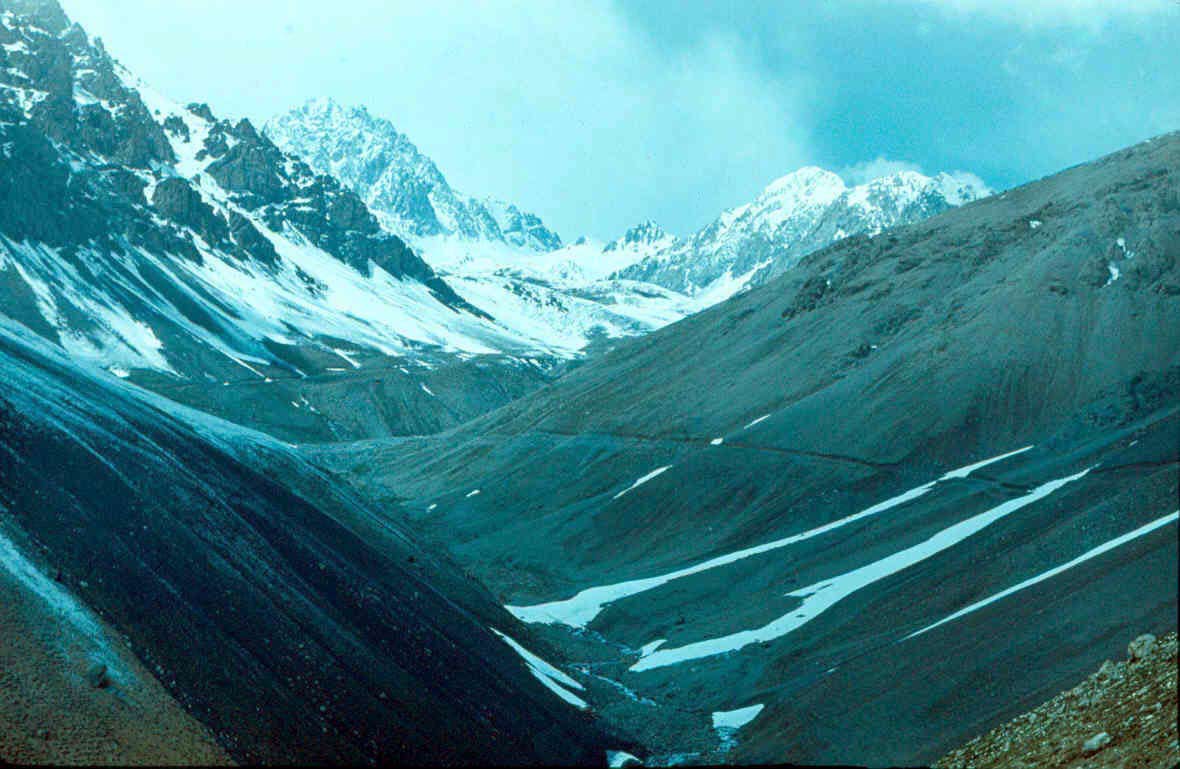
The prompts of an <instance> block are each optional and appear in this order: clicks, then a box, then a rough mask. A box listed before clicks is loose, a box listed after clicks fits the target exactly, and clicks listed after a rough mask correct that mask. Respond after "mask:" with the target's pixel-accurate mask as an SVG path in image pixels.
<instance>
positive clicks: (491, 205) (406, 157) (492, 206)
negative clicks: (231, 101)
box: [262, 98, 561, 251]
mask: <svg viewBox="0 0 1180 769" xmlns="http://www.w3.org/2000/svg"><path fill="white" fill-rule="evenodd" d="M262 130H263V132H264V133H265V134H266V135H267V136H268V137H270V139H271V140H272V141H274V142H275V144H277V145H279V146H280V147H282V148H283V149H284V150H286V151H288V152H290V153H292V154H294V155H298V156H299V157H301V158H303V159H304V160H305V161H306V162H307V163H308V164H309V165H310V166H311V167H312V168H315V169H317V170H319V171H322V172H323V173H327V174H331V175H332V176H333V177H335V178H337V179H340V180H342V181H344V183H345V184H347V185H348V186H349V187H351V188H352V189H353V190H355V191H356V192H357V193H358V194H359V195H360V196H361V197H362V199H364V201H365V203H367V204H368V206H369V207H370V208H371V209H372V210H374V211H376V212H378V215H380V216H381V217H382V218H384V219H385V224H386V225H387V227H388V228H389V229H390V230H392V231H393V232H397V233H402V234H404V236H406V237H415V236H428V235H457V236H459V237H461V238H464V239H470V240H484V241H491V242H494V243H503V244H507V245H512V246H517V247H520V248H524V249H528V250H532V251H552V250H553V249H555V248H560V247H561V237H560V236H559V235H558V234H557V233H555V232H553V231H552V230H550V229H549V228H547V227H546V226H545V224H544V223H543V222H542V221H541V219H540V217H538V216H537V215H536V214H531V213H528V212H525V211H521V210H520V209H519V208H517V207H516V206H515V205H513V204H511V203H505V202H503V201H498V200H492V199H487V200H476V199H474V198H471V197H467V196H464V195H461V194H459V193H457V192H455V190H453V189H452V188H451V185H450V184H448V183H447V180H446V177H444V176H443V174H442V172H441V171H439V170H438V166H436V165H435V164H434V161H432V160H431V159H430V158H428V157H426V156H425V155H423V154H422V153H421V152H419V151H418V148H417V147H415V146H414V144H413V142H411V141H410V140H409V138H408V137H406V136H405V135H404V134H401V133H398V131H397V130H396V129H395V128H394V127H393V124H392V123H390V122H389V121H388V120H385V119H382V118H378V117H375V116H373V115H372V114H370V113H369V111H368V110H367V109H365V108H364V107H360V106H354V107H345V106H342V105H339V104H337V103H336V102H335V101H333V100H332V99H330V98H328V99H316V100H313V101H310V102H308V103H306V104H304V105H302V106H301V107H297V108H296V109H293V110H291V111H290V112H287V113H285V114H282V115H279V116H277V117H275V118H273V119H271V120H269V121H267V123H266V124H265V125H264V126H263V127H262Z"/></svg>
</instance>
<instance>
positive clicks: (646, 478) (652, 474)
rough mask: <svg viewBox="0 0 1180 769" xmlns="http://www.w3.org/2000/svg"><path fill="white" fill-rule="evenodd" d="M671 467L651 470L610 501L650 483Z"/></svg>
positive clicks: (665, 466)
mask: <svg viewBox="0 0 1180 769" xmlns="http://www.w3.org/2000/svg"><path fill="white" fill-rule="evenodd" d="M671 466H672V465H664V466H663V467H657V468H656V469H655V470H652V471H651V472H650V473H648V474H647V475H644V476H642V477H640V478H639V479H638V480H636V481H635V482H634V483H632V484H631V485H630V486H628V487H627V488H625V489H623V490H622V491H620V492H619V493H618V494H615V495H614V496H613V497H611V499H612V500H614V499H618V498H619V497H621V496H623V495H624V494H626V493H627V492H628V491H631V490H632V489H637V488H639V487H640V486H642V485H643V484H645V483H647V482H648V481H650V480H651V479H652V478H655V477H656V476H657V475H659V474H661V473H663V472H664V471H666V470H667V469H668V468H670V467H671Z"/></svg>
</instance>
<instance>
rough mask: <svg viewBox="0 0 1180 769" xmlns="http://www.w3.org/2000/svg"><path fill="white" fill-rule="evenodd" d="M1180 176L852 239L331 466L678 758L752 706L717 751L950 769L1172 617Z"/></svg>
mask: <svg viewBox="0 0 1180 769" xmlns="http://www.w3.org/2000/svg"><path fill="white" fill-rule="evenodd" d="M1178 173H1180V135H1177V134H1171V135H1167V136H1163V137H1159V138H1157V139H1155V140H1152V141H1149V142H1146V143H1143V144H1141V145H1137V146H1135V147H1132V148H1129V149H1127V150H1124V151H1122V152H1119V153H1115V154H1114V155H1111V156H1108V157H1106V158H1102V159H1100V160H1097V161H1095V162H1093V163H1090V164H1086V165H1083V166H1079V167H1077V168H1074V169H1070V170H1068V171H1065V172H1063V173H1061V174H1058V175H1055V176H1053V177H1050V178H1047V179H1045V180H1042V181H1039V182H1036V183H1033V184H1029V185H1026V186H1024V187H1020V188H1017V189H1013V190H1009V191H1007V192H1006V193H1004V194H1002V195H997V196H994V197H991V198H988V199H985V200H981V201H978V202H974V203H969V204H967V205H964V206H962V207H960V208H956V209H953V210H950V211H947V212H945V213H943V214H941V215H939V216H936V217H933V218H931V219H929V220H926V221H924V222H921V223H918V224H915V225H910V226H906V227H901V228H897V229H893V230H890V231H888V232H887V233H884V234H882V235H879V236H876V237H873V238H868V237H858V238H848V239H846V240H843V241H841V242H839V243H837V244H834V245H833V246H831V247H830V248H827V249H824V250H821V251H819V252H816V253H814V254H811V255H809V256H807V257H804V258H803V259H802V261H800V262H799V264H798V265H797V266H796V268H794V269H792V270H790V271H788V272H787V273H786V274H785V275H783V276H782V277H781V278H779V279H777V280H773V281H771V282H770V283H767V284H765V285H764V286H761V287H757V288H754V289H752V290H751V291H749V292H746V293H743V294H741V295H739V296H736V297H734V298H733V299H731V300H729V301H727V302H723V303H722V304H720V305H717V306H716V307H713V308H711V309H709V310H706V311H703V312H701V313H699V314H697V315H694V316H692V317H689V318H687V319H685V320H683V321H681V322H679V323H676V324H674V325H672V326H670V327H667V328H665V329H661V330H659V331H656V332H654V333H652V334H649V335H647V336H645V337H642V338H639V339H635V340H629V341H627V342H622V343H619V344H617V345H616V346H615V347H614V349H612V350H611V351H609V352H607V353H606V354H604V355H602V356H600V357H598V358H597V359H595V360H592V361H589V362H588V363H586V364H585V365H583V366H581V367H579V368H577V369H576V370H573V371H571V372H569V373H568V374H567V375H565V376H564V377H562V378H561V379H560V380H558V381H557V382H555V383H554V384H553V385H551V386H549V387H547V388H544V389H543V390H540V391H538V392H536V393H533V394H531V395H529V396H526V397H524V398H522V399H519V400H517V401H514V402H512V403H510V404H508V405H507V406H505V407H503V408H501V409H499V410H497V411H495V412H492V413H491V414H489V415H487V416H484V417H481V418H479V419H476V420H473V421H472V422H469V423H468V424H466V425H463V426H462V427H461V428H458V429H456V430H451V431H447V432H444V433H441V434H439V435H437V436H429V437H420V438H406V439H399V440H396V441H368V442H364V443H361V444H356V445H352V446H336V447H325V448H324V449H322V450H319V451H317V452H316V458H317V461H319V462H321V463H322V464H324V466H326V467H328V468H331V469H332V470H333V471H334V472H337V473H340V474H343V475H344V476H345V477H347V478H349V479H350V480H351V481H352V482H353V483H354V485H355V486H356V488H357V489H358V490H360V491H361V492H362V493H363V494H364V495H365V496H367V497H369V498H371V499H375V500H378V501H386V502H389V503H394V502H396V503H397V504H401V505H403V506H404V508H405V509H406V510H407V511H408V512H409V514H410V515H411V516H412V518H413V520H414V521H415V524H416V526H417V527H418V528H419V530H421V531H423V532H424V534H425V536H427V537H428V538H430V539H432V540H433V541H436V542H445V543H447V544H448V545H449V546H450V549H451V551H452V552H453V553H454V554H455V556H456V558H457V559H458V560H459V561H460V562H461V563H463V564H465V565H466V566H467V567H468V568H470V569H472V571H473V572H475V574H476V575H477V576H479V577H480V578H481V579H483V580H484V581H486V582H487V584H488V585H489V586H490V587H491V588H492V590H493V592H494V593H495V594H496V595H497V597H498V599H499V600H500V601H501V602H502V603H504V604H506V605H508V606H510V607H512V610H513V611H514V612H515V613H516V614H517V616H519V617H521V618H522V619H524V620H526V621H528V622H530V623H533V624H534V625H535V626H537V627H539V628H541V629H542V630H543V632H544V633H545V636H546V638H548V639H549V640H550V641H551V642H553V643H555V644H558V645H561V646H563V647H564V648H565V649H566V650H567V658H568V659H570V660H571V662H572V663H573V664H574V665H575V667H582V668H585V669H586V670H589V671H592V672H593V673H594V675H596V676H601V677H602V678H603V679H609V681H610V683H607V682H606V681H603V682H602V688H603V690H604V695H603V696H609V694H607V693H606V692H609V691H610V690H613V691H614V692H615V693H616V694H615V699H614V700H613V701H612V704H611V705H610V706H603V709H604V712H606V711H607V709H608V708H609V709H610V711H611V713H612V715H613V716H614V717H615V721H614V723H616V724H617V725H618V728H620V729H623V730H631V733H633V734H636V735H642V736H643V737H642V738H643V740H645V741H646V742H647V744H648V745H650V746H651V747H652V750H653V751H654V752H656V753H657V754H661V755H666V756H667V755H674V754H678V753H694V754H695V755H696V758H695V759H694V760H701V759H702V757H703V756H706V755H708V754H707V746H708V745H710V744H717V742H716V735H715V730H714V729H713V728H712V727H711V726H710V718H711V714H712V713H718V712H724V711H731V710H738V709H742V708H750V707H753V706H754V705H761V706H763V707H762V709H760V710H759V712H758V715H757V716H756V717H755V718H753V720H752V721H750V722H749V723H748V724H746V725H744V726H742V727H741V728H740V729H739V730H738V731H737V732H736V744H735V746H734V747H732V749H731V751H730V752H729V753H727V754H726V758H727V759H728V760H733V761H737V762H753V763H762V762H773V761H778V760H782V759H783V758H784V757H789V758H790V760H792V761H798V762H801V763H852V764H864V765H870V766H880V765H913V764H923V763H927V762H932V761H934V760H935V759H937V758H938V757H939V756H940V755H942V754H944V753H945V752H946V751H947V750H949V749H951V748H952V747H954V746H955V745H959V744H962V743H963V742H965V741H966V740H968V739H970V738H971V737H972V736H974V735H976V734H978V733H980V732H982V731H985V730H986V729H988V728H990V727H992V726H994V725H996V724H997V723H1000V722H1003V721H1005V720H1007V719H1009V718H1011V717H1013V716H1015V715H1017V714H1019V713H1022V712H1025V711H1027V710H1028V709H1030V708H1031V707H1034V706H1035V705H1036V704H1037V703H1039V702H1043V701H1044V700H1045V699H1047V698H1049V697H1051V696H1053V695H1054V694H1056V693H1057V692H1060V691H1062V690H1063V689H1065V688H1068V687H1069V686H1072V685H1073V683H1074V682H1076V680H1077V679H1078V678H1080V677H1081V676H1082V675H1084V672H1085V671H1087V670H1093V669H1095V668H1097V667H1098V665H1099V664H1100V663H1101V661H1102V660H1103V659H1105V658H1107V657H1109V656H1111V655H1112V654H1113V653H1114V652H1115V650H1116V649H1122V648H1124V647H1125V645H1126V644H1127V643H1128V642H1129V641H1130V640H1131V638H1130V637H1126V636H1125V633H1126V631H1125V628H1136V629H1139V630H1140V632H1142V631H1151V632H1156V633H1164V632H1167V631H1168V630H1170V629H1172V628H1173V627H1174V622H1175V616H1176V591H1175V581H1176V579H1177V571H1176V568H1177V563H1176V557H1175V553H1176V531H1177V527H1176V523H1175V518H1176V495H1175V492H1176V488H1177V485H1178V483H1180V478H1178V467H1180V465H1178V461H1180V457H1178V455H1177V451H1178V448H1177V447H1178V446H1180V440H1177V435H1178V431H1180V421H1178V419H1180V414H1178V413H1177V407H1176V404H1177V403H1180V336H1178V335H1177V334H1178V332H1177V329H1178V328H1180V326H1178V325H1177V324H1176V323H1174V322H1173V320H1174V318H1176V317H1177V315H1178V313H1180V273H1178V272H1177V270H1178V269H1180V264H1178V261H1180V251H1178V250H1177V249H1178V248H1180V200H1178V199H1177V197H1176V189H1177V174H1178ZM476 491H478V493H475V492H476ZM1009 596H1011V597H1009ZM616 685H617V686H616ZM628 692H630V694H628ZM886 722H887V723H889V724H890V725H891V726H890V728H889V729H882V728H881V724H882V723H886ZM694 745H696V747H685V746H694Z"/></svg>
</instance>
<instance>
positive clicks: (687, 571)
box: [505, 446, 1032, 657]
mask: <svg viewBox="0 0 1180 769" xmlns="http://www.w3.org/2000/svg"><path fill="white" fill-rule="evenodd" d="M1031 448H1032V446H1025V447H1024V448H1022V449H1017V450H1016V451H1010V452H1008V453H1006V454H1001V455H999V456H996V457H992V458H990V459H985V460H983V461H981V462H975V463H973V464H970V465H966V466H964V467H960V468H957V469H955V470H950V471H948V472H946V473H944V474H943V475H942V476H940V477H939V478H938V479H937V480H934V481H930V482H929V483H924V484H922V485H921V486H915V487H914V488H912V489H909V490H907V491H904V492H902V493H901V494H898V495H896V496H893V497H890V498H889V499H886V500H885V501H884V502H878V503H877V504H875V505H872V506H871V507H867V508H865V509H864V510H861V511H860V512H857V513H853V514H852V515H847V516H845V517H843V518H840V519H837V520H835V521H832V522H830V523H825V524H824V525H822V526H817V527H815V528H813V529H809V530H807V531H804V532H800V533H799V534H792V535H790V536H788V537H783V538H781V539H776V540H774V541H772V542H766V543H763V544H761V545H755V546H754V547H747V548H745V549H742V550H737V551H734V552H732V553H727V554H725V555H719V556H717V557H715V558H710V559H709V560H707V561H702V562H701V563H698V564H695V565H693V566H688V567H686V568H683V569H678V570H676V571H672V572H668V573H667V574H661V575H659V576H656V577H646V578H642V579H633V580H628V581H626V582H618V583H615V584H613V585H601V586H598V587H588V588H586V589H585V590H582V591H581V592H579V593H578V594H577V595H575V596H573V597H572V598H567V599H565V600H562V601H551V602H549V603H542V604H537V605H535V606H506V607H505V608H506V609H508V611H509V612H511V613H512V614H513V615H515V616H516V618H517V619H519V620H521V621H523V622H540V623H547V624H555V623H556V624H563V625H569V626H570V627H575V628H584V627H586V625H588V624H589V623H590V622H591V621H593V619H594V618H595V617H597V616H598V615H599V614H600V613H601V612H602V610H603V609H604V608H605V607H606V606H607V605H608V604H611V603H614V602H615V601H619V600H622V599H624V598H628V597H630V596H633V595H638V594H639V593H644V592H647V591H648V590H654V589H655V588H657V587H660V586H661V585H664V584H666V583H668V582H671V581H672V580H676V579H682V578H684V577H689V576H692V575H693V574H699V573H700V572H702V571H708V570H709V569H716V568H718V567H721V566H727V565H729V564H731V563H734V562H735V561H740V560H742V559H744V558H750V557H751V556H755V555H761V554H762V553H768V552H770V551H772V550H777V549H779V548H782V547H786V546H788V545H793V544H795V543H796V542H803V541H805V540H808V539H811V538H813V537H818V536H820V535H821V534H826V533H828V532H829V531H834V530H835V529H839V528H840V527H842V526H847V525H848V524H850V523H854V522H855V521H859V520H861V519H863V518H868V517H870V516H874V515H877V514H878V513H883V512H885V511H886V510H890V509H892V508H894V507H897V506H898V505H903V504H905V503H906V502H909V501H911V500H914V499H917V498H918V497H920V496H922V495H924V494H926V493H928V492H929V491H930V490H931V489H933V488H934V487H935V485H936V484H938V483H939V482H940V481H948V480H951V479H955V478H966V477H967V476H969V475H970V474H971V473H973V472H975V471H976V470H978V469H980V468H981V467H986V466H987V465H990V464H992V463H994V462H999V461H1000V460H1002V459H1006V458H1008V457H1011V456H1015V455H1017V454H1020V453H1023V452H1025V451H1028V450H1029V449H1031ZM661 643H663V642H662V641H653V642H652V643H651V644H648V645H647V646H645V647H644V650H645V651H644V652H643V656H644V657H646V656H648V655H649V654H651V652H652V651H654V649H655V647H656V646H658V645H659V644H661ZM648 647H651V648H650V649H649V648H648Z"/></svg>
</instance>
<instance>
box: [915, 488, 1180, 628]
mask: <svg viewBox="0 0 1180 769" xmlns="http://www.w3.org/2000/svg"><path fill="white" fill-rule="evenodd" d="M1177 519H1180V510H1177V511H1176V512H1174V513H1172V514H1171V515H1165V516H1163V517H1162V518H1157V519H1155V520H1154V521H1152V522H1151V523H1146V524H1144V525H1142V526H1140V527H1139V528H1137V529H1135V530H1134V531H1129V532H1127V533H1126V534H1123V535H1121V536H1118V537H1115V538H1114V539H1112V540H1109V541H1107V542H1104V543H1102V544H1101V545H1099V546H1098V547H1095V548H1091V549H1090V550H1087V551H1086V552H1084V553H1082V554H1081V555H1079V556H1078V557H1077V558H1074V559H1073V560H1071V561H1067V562H1066V563H1063V564H1061V565H1060V566H1054V567H1053V568H1052V569H1049V570H1048V571H1044V572H1041V573H1040V574H1038V575H1036V576H1035V577H1030V578H1028V579H1026V580H1024V581H1023V582H1020V583H1018V584H1015V585H1013V586H1012V587H1009V588H1006V589H1004V590H1001V591H1000V592H998V593H995V594H993V595H990V596H988V597H987V598H984V599H983V600H981V601H976V602H975V603H973V604H971V605H970V606H966V607H964V608H962V609H959V610H958V611H957V612H955V613H954V614H950V615H948V616H946V617H944V618H943V619H940V620H939V621H938V622H935V623H933V624H931V625H927V626H926V627H924V628H922V629H921V630H917V631H915V632H913V633H910V634H909V635H908V636H906V637H905V638H903V639H902V640H903V641H906V640H909V639H910V638H913V637H915V636H920V635H922V634H923V633H926V632H929V631H931V630H933V629H934V628H936V627H940V626H942V625H945V624H947V623H948V622H954V621H955V620H957V619H958V618H959V617H962V616H964V615H966V614H970V613H971V612H973V611H976V610H978V609H982V608H983V607H984V606H987V605H988V604H992V603H995V602H996V601H999V600H1001V599H1003V598H1007V597H1008V596H1010V595H1012V594H1013V593H1018V592H1020V591H1021V590H1024V589H1025V588H1027V587H1032V586H1033V585H1035V584H1037V583H1038V582H1044V581H1045V580H1047V579H1050V578H1052V577H1055V576H1057V575H1058V574H1061V573H1062V572H1064V571H1067V570H1069V569H1072V568H1073V567H1074V566H1077V565H1078V564H1080V563H1085V562H1086V561H1088V560H1090V559H1091V558H1096V557H1098V556H1100V555H1102V554H1103V553H1105V552H1108V551H1110V550H1114V549H1115V548H1116V547H1119V546H1120V545H1124V544H1126V543H1128V542H1130V541H1131V540H1133V539H1138V538H1139V537H1142V536H1144V535H1145V534H1150V533H1151V532H1153V531H1155V530H1156V529H1159V528H1162V527H1164V526H1167V525H1168V524H1169V523H1173V522H1175V521H1176V520H1177Z"/></svg>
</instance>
